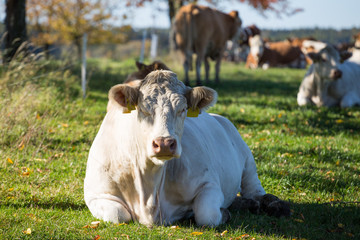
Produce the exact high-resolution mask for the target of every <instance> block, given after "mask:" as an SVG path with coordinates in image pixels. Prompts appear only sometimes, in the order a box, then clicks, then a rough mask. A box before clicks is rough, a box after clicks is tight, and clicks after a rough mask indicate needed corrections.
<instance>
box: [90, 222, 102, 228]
mask: <svg viewBox="0 0 360 240" xmlns="http://www.w3.org/2000/svg"><path fill="white" fill-rule="evenodd" d="M99 224H100V221H94V222H91V224H90V227H91V228H97V227H98V226H99Z"/></svg>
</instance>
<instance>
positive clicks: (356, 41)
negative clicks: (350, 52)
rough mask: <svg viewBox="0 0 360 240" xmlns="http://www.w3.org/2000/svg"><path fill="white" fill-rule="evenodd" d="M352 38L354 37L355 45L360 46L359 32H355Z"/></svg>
mask: <svg viewBox="0 0 360 240" xmlns="http://www.w3.org/2000/svg"><path fill="white" fill-rule="evenodd" d="M354 39H355V44H354V45H355V47H357V48H360V33H357V34H355V35H354Z"/></svg>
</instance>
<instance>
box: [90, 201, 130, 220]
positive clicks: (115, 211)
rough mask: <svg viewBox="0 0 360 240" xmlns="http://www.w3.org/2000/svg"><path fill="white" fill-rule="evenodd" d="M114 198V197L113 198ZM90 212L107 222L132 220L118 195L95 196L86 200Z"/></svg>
mask: <svg viewBox="0 0 360 240" xmlns="http://www.w3.org/2000/svg"><path fill="white" fill-rule="evenodd" d="M112 198H113V199H112ZM86 204H87V205H88V207H89V209H90V212H91V213H92V215H93V216H94V217H96V218H99V219H102V220H104V221H105V222H113V223H121V222H129V221H131V220H132V217H131V214H130V212H129V211H128V210H127V207H126V206H125V205H124V204H123V203H121V200H117V197H114V196H111V197H105V198H95V199H92V200H89V201H87V202H86Z"/></svg>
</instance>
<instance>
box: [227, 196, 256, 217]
mask: <svg viewBox="0 0 360 240" xmlns="http://www.w3.org/2000/svg"><path fill="white" fill-rule="evenodd" d="M230 209H234V210H237V211H239V210H249V211H250V212H251V213H253V214H259V212H260V202H259V201H256V200H253V199H248V198H242V197H236V198H235V199H234V201H233V203H232V204H231V206H230Z"/></svg>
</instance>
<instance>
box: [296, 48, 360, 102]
mask: <svg viewBox="0 0 360 240" xmlns="http://www.w3.org/2000/svg"><path fill="white" fill-rule="evenodd" d="M308 55H309V57H310V58H311V59H312V60H313V62H314V63H313V64H312V65H311V66H310V68H309V69H308V71H307V73H306V74H305V77H304V79H303V81H302V83H301V85H300V88H299V92H298V95H297V102H298V104H299V105H300V106H303V105H307V104H315V105H316V106H327V107H331V106H340V107H351V106H354V105H360V81H359V80H360V65H359V64H356V63H353V62H350V61H348V60H346V61H344V62H343V63H341V62H342V60H344V59H341V56H340V54H339V52H338V51H337V50H336V49H335V48H334V47H333V46H331V45H329V44H325V47H324V48H323V49H321V50H320V51H319V52H311V53H309V54H308Z"/></svg>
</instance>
